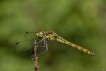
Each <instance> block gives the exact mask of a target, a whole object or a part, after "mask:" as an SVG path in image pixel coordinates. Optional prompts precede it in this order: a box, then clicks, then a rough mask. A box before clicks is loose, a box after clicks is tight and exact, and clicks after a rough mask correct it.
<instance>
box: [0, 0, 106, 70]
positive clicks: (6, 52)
mask: <svg viewBox="0 0 106 71" xmlns="http://www.w3.org/2000/svg"><path fill="white" fill-rule="evenodd" d="M105 23H106V1H105V0H52V1H50V0H0V71H29V70H30V71H34V69H33V61H31V59H30V58H22V57H21V56H22V55H23V54H22V53H21V50H20V52H17V51H16V52H14V51H12V48H11V47H12V46H13V45H14V43H15V41H18V40H24V37H23V35H24V32H26V31H29V32H37V31H39V30H44V31H48V30H52V31H54V32H56V33H57V34H58V35H60V36H62V37H63V38H65V39H67V40H69V41H71V42H73V43H76V44H78V45H80V46H83V47H85V48H87V49H90V50H92V51H93V52H95V54H96V56H90V55H87V54H85V53H83V52H81V51H78V50H76V49H74V48H70V47H66V46H65V45H60V48H58V49H56V50H55V51H52V52H47V53H45V54H43V55H41V56H39V66H40V67H39V71H99V70H102V69H104V70H106V62H105V59H106V52H105V50H106V48H105V44H106V37H105V36H106V29H105V26H106V24H105ZM26 46H27V45H26Z"/></svg>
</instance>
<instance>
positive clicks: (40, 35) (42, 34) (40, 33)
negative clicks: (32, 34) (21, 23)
mask: <svg viewBox="0 0 106 71" xmlns="http://www.w3.org/2000/svg"><path fill="white" fill-rule="evenodd" d="M36 36H37V37H43V36H44V31H42V30H40V31H38V32H37V33H36Z"/></svg>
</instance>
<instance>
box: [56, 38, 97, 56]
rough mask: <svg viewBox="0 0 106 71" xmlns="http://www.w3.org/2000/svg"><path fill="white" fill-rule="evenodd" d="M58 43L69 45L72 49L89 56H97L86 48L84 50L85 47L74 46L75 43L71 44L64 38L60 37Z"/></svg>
mask: <svg viewBox="0 0 106 71" xmlns="http://www.w3.org/2000/svg"><path fill="white" fill-rule="evenodd" d="M57 41H58V42H60V43H63V44H66V45H69V46H71V47H74V48H77V49H78V50H81V51H83V52H85V53H87V54H90V55H95V53H93V52H91V51H89V50H88V49H85V48H83V47H81V46H78V45H76V44H73V43H71V42H69V41H67V40H65V39H64V38H62V37H58V38H57Z"/></svg>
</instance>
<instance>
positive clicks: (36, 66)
mask: <svg viewBox="0 0 106 71" xmlns="http://www.w3.org/2000/svg"><path fill="white" fill-rule="evenodd" d="M37 47H38V46H37V42H36V41H34V58H33V60H34V69H35V71H38V67H39V66H38V56H37Z"/></svg>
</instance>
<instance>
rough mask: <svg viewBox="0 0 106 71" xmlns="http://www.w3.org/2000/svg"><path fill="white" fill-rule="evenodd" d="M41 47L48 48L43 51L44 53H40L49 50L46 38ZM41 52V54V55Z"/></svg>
mask: <svg viewBox="0 0 106 71" xmlns="http://www.w3.org/2000/svg"><path fill="white" fill-rule="evenodd" d="M40 47H45V48H46V49H45V51H44V52H42V53H40V54H43V53H45V52H46V51H47V50H48V44H47V41H46V40H44V41H43V46H40ZM40 54H39V55H40Z"/></svg>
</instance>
